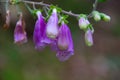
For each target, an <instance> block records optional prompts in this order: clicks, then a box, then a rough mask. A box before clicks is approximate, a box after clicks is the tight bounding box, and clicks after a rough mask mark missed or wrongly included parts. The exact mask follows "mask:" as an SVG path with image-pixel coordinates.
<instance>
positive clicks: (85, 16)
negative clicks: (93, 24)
mask: <svg viewBox="0 0 120 80" xmlns="http://www.w3.org/2000/svg"><path fill="white" fill-rule="evenodd" d="M81 17H83V18H85V19H87V15H86V14H80V15H79V17H78V19H80V18H81Z"/></svg>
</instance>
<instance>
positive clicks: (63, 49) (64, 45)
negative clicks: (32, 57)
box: [56, 23, 74, 61]
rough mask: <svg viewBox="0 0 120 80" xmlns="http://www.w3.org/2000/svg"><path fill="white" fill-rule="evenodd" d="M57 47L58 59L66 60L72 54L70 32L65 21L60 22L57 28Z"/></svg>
mask: <svg viewBox="0 0 120 80" xmlns="http://www.w3.org/2000/svg"><path fill="white" fill-rule="evenodd" d="M57 47H58V50H57V54H56V56H57V57H58V59H59V60H60V61H65V60H68V59H69V58H70V57H71V56H72V55H73V54H74V49H73V41H72V36H71V32H70V29H69V27H68V26H67V25H66V24H65V23H62V25H61V27H60V28H59V35H58V39H57Z"/></svg>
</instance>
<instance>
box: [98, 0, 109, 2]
mask: <svg viewBox="0 0 120 80" xmlns="http://www.w3.org/2000/svg"><path fill="white" fill-rule="evenodd" d="M105 1H107V0H98V2H105Z"/></svg>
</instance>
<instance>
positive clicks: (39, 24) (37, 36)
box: [33, 11, 50, 50]
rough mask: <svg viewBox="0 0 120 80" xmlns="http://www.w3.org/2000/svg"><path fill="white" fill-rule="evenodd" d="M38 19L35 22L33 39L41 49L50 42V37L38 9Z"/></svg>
mask: <svg viewBox="0 0 120 80" xmlns="http://www.w3.org/2000/svg"><path fill="white" fill-rule="evenodd" d="M37 17H38V19H37V21H36V24H35V29H34V34H33V41H34V43H35V48H36V49H38V50H41V49H42V48H44V47H45V46H46V44H49V43H50V39H49V38H48V37H47V35H46V23H45V21H44V18H43V16H42V14H41V12H40V11H37Z"/></svg>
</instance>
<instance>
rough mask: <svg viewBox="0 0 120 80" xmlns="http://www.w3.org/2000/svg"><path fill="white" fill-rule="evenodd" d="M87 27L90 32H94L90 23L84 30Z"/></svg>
mask: <svg viewBox="0 0 120 80" xmlns="http://www.w3.org/2000/svg"><path fill="white" fill-rule="evenodd" d="M88 29H90V30H91V31H92V33H94V28H93V26H92V24H89V25H88V26H87V28H86V29H85V30H84V31H85V32H86V31H87V30H88Z"/></svg>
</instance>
